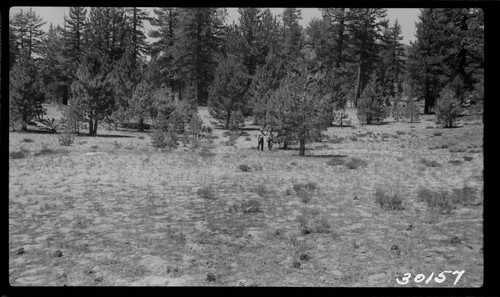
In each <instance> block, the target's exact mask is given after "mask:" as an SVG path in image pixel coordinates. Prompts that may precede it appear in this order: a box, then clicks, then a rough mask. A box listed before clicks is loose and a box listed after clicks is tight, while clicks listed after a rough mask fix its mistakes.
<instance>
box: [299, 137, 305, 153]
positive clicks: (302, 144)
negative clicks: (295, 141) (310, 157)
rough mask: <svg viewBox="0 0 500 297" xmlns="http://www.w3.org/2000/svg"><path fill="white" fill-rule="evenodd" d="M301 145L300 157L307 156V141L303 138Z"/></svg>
mask: <svg viewBox="0 0 500 297" xmlns="http://www.w3.org/2000/svg"><path fill="white" fill-rule="evenodd" d="M299 143H300V146H299V156H305V154H306V140H305V139H304V138H303V137H301V138H300V141H299Z"/></svg>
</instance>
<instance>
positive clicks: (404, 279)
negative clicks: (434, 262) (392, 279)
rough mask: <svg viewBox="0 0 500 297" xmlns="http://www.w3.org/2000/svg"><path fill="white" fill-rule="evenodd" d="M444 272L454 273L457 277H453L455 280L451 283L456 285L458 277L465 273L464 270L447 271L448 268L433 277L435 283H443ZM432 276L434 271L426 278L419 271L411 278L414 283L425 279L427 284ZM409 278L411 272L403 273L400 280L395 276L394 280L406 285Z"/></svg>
mask: <svg viewBox="0 0 500 297" xmlns="http://www.w3.org/2000/svg"><path fill="white" fill-rule="evenodd" d="M445 273H451V274H456V275H457V277H456V278H455V282H454V283H453V285H456V284H457V283H458V281H459V280H460V278H461V277H462V275H463V274H464V273H465V270H461V271H453V272H452V271H449V270H446V271H443V272H441V273H440V274H438V276H436V277H435V278H434V281H435V282H436V283H438V284H441V283H443V282H444V281H445V280H446V276H445V275H444V274H445ZM433 276H434V272H433V273H432V274H431V275H430V276H429V277H428V278H427V279H426V278H425V275H423V274H421V273H420V274H417V275H416V276H415V278H414V279H413V281H414V282H415V283H421V282H422V281H424V280H425V283H426V284H428V283H429V282H430V281H431V280H432V277H433ZM410 278H411V273H405V274H404V276H403V277H402V278H401V280H399V278H396V281H397V282H398V284H400V285H406V284H408V282H409V281H410Z"/></svg>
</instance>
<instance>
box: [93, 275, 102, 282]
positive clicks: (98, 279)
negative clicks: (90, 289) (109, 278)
mask: <svg viewBox="0 0 500 297" xmlns="http://www.w3.org/2000/svg"><path fill="white" fill-rule="evenodd" d="M103 280H104V277H102V276H98V277H96V278H94V282H96V283H100V282H102V281H103Z"/></svg>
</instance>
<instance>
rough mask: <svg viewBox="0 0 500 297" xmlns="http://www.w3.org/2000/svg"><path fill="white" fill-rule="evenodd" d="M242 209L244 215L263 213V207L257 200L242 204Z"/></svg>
mask: <svg viewBox="0 0 500 297" xmlns="http://www.w3.org/2000/svg"><path fill="white" fill-rule="evenodd" d="M241 209H242V210H243V213H255V212H261V211H262V206H261V204H260V201H258V200H256V199H250V200H247V201H245V202H243V203H241Z"/></svg>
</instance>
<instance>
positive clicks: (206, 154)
mask: <svg viewBox="0 0 500 297" xmlns="http://www.w3.org/2000/svg"><path fill="white" fill-rule="evenodd" d="M199 155H200V156H201V157H203V158H207V157H213V156H215V153H214V152H212V151H210V150H209V149H207V148H205V147H204V148H202V149H201V151H200V152H199Z"/></svg>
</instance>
